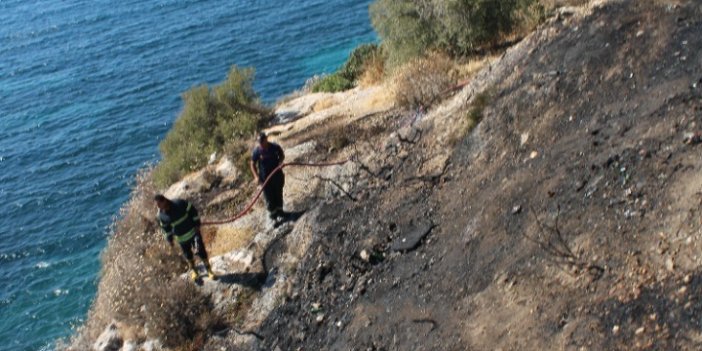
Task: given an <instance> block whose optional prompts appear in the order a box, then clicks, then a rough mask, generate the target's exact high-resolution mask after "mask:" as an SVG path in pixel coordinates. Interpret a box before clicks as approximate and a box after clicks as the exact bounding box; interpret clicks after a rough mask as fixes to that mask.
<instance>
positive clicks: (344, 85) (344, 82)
mask: <svg viewBox="0 0 702 351" xmlns="http://www.w3.org/2000/svg"><path fill="white" fill-rule="evenodd" d="M351 88H353V81H350V80H348V79H346V78H344V77H343V76H342V75H341V74H339V73H332V74H330V75H328V76H324V77H322V78H321V79H320V80H319V81H318V82H316V83H315V84H314V85H313V86H312V92H313V93H319V92H325V93H335V92H337V91H344V90H349V89H351Z"/></svg>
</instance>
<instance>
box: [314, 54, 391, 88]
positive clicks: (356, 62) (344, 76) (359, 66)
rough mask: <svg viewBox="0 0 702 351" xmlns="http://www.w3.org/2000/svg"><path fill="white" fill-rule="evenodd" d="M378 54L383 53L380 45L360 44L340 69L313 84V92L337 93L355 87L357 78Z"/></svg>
mask: <svg viewBox="0 0 702 351" xmlns="http://www.w3.org/2000/svg"><path fill="white" fill-rule="evenodd" d="M378 55H382V52H381V50H380V47H379V46H378V45H376V44H363V45H359V46H358V47H356V48H355V49H354V50H353V51H352V52H351V54H349V57H348V59H346V62H345V63H344V65H343V66H341V68H339V70H337V71H336V72H334V73H332V74H330V75H328V76H325V77H323V78H322V79H320V80H319V81H317V82H316V83H315V84H314V85H313V86H312V92H315V93H317V92H327V93H335V92H337V91H344V90H348V89H351V88H353V87H354V86H355V84H356V80H357V79H358V78H360V77H361V75H362V74H363V73H364V72H365V69H366V65H367V64H368V63H369V62H370V61H371V60H373V59H374V58H375V57H376V56H378Z"/></svg>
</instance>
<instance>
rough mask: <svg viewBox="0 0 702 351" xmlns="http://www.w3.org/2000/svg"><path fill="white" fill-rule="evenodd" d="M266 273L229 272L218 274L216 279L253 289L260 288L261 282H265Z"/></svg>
mask: <svg viewBox="0 0 702 351" xmlns="http://www.w3.org/2000/svg"><path fill="white" fill-rule="evenodd" d="M266 277H267V275H266V274H265V273H261V272H258V273H229V274H224V275H220V276H219V277H218V280H219V282H220V283H223V284H237V285H241V286H245V287H248V288H252V289H255V290H260V289H261V287H262V286H263V284H264V283H265V282H266Z"/></svg>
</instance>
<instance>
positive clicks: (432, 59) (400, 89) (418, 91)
mask: <svg viewBox="0 0 702 351" xmlns="http://www.w3.org/2000/svg"><path fill="white" fill-rule="evenodd" d="M453 68H454V63H453V61H452V60H451V59H450V58H448V57H447V56H445V55H442V54H439V53H432V54H429V55H427V56H426V57H423V58H419V59H414V60H412V61H410V62H408V63H407V64H405V65H404V66H402V67H400V68H399V69H398V71H397V73H396V75H395V77H394V82H395V103H396V104H397V105H398V106H400V107H404V108H412V109H414V108H418V107H420V106H424V107H428V106H430V105H432V104H433V103H434V102H436V101H437V100H438V99H439V98H440V96H441V94H442V93H444V92H445V91H446V90H447V89H448V88H449V87H450V86H451V85H452V84H453V83H454V82H455V81H454V79H453V78H452V77H451V70H452V69H453Z"/></svg>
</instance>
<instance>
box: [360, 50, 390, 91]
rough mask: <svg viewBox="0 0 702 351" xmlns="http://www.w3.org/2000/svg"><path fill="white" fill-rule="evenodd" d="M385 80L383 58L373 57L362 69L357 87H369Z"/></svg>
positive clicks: (380, 56)
mask: <svg viewBox="0 0 702 351" xmlns="http://www.w3.org/2000/svg"><path fill="white" fill-rule="evenodd" d="M384 79H385V58H384V57H383V56H382V55H379V54H376V55H373V56H372V57H371V58H370V59H369V60H368V61H366V63H365V64H364V67H363V74H361V77H360V78H359V79H358V85H359V86H361V87H369V86H373V85H376V84H379V83H381V82H382V81H383V80H384Z"/></svg>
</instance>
